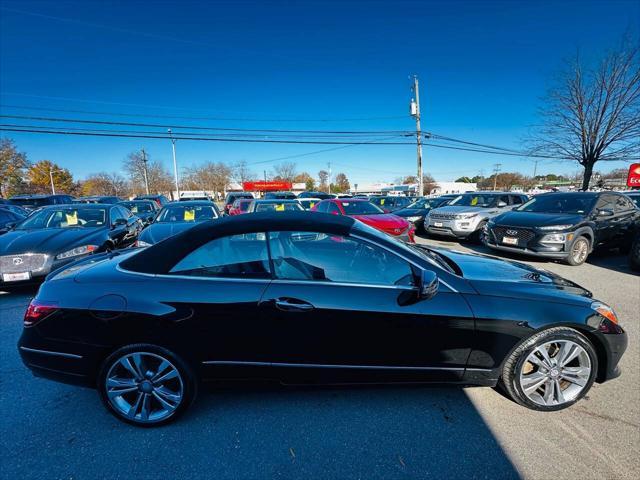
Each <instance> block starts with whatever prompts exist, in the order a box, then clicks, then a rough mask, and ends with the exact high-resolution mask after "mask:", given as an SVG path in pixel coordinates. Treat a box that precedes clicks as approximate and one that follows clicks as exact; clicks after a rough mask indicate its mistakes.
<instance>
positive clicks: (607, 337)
mask: <svg viewBox="0 0 640 480" xmlns="http://www.w3.org/2000/svg"><path fill="white" fill-rule="evenodd" d="M596 335H597V337H598V340H599V341H600V343H601V344H602V345H603V346H604V354H605V362H606V363H605V365H604V367H600V368H599V370H598V376H597V377H596V382H598V383H603V382H607V381H609V380H613V379H614V378H618V377H619V376H620V375H621V373H622V371H621V369H620V365H619V364H618V363H619V362H620V359H621V358H622V355H623V354H624V352H625V350H626V349H627V345H628V343H629V337H628V336H627V333H626V332H624V331H623V332H622V333H597V334H596Z"/></svg>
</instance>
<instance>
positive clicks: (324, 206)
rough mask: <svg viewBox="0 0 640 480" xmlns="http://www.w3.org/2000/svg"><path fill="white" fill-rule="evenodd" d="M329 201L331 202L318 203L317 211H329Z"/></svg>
mask: <svg viewBox="0 0 640 480" xmlns="http://www.w3.org/2000/svg"><path fill="white" fill-rule="evenodd" d="M329 203H330V202H320V203H319V204H318V208H317V211H318V212H326V211H327V207H329Z"/></svg>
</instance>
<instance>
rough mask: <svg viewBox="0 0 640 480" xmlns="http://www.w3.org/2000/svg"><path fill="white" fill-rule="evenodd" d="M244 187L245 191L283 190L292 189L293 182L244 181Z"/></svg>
mask: <svg viewBox="0 0 640 480" xmlns="http://www.w3.org/2000/svg"><path fill="white" fill-rule="evenodd" d="M242 189H243V190H244V191H245V192H278V191H282V190H291V182H280V181H276V180H274V181H271V182H263V181H258V182H242Z"/></svg>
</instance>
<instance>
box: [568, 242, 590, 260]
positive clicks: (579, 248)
mask: <svg viewBox="0 0 640 480" xmlns="http://www.w3.org/2000/svg"><path fill="white" fill-rule="evenodd" d="M588 254H589V245H588V244H587V242H586V241H585V240H581V239H578V240H576V241H575V242H574V243H573V245H572V246H571V256H572V257H573V261H574V262H575V263H577V264H580V263H584V261H585V260H586V259H587V255H588Z"/></svg>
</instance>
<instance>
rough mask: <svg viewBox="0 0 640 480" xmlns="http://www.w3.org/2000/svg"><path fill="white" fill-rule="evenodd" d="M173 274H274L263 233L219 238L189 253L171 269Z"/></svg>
mask: <svg viewBox="0 0 640 480" xmlns="http://www.w3.org/2000/svg"><path fill="white" fill-rule="evenodd" d="M169 273H170V274H173V275H188V276H193V277H217V278H248V279H254V278H271V272H270V269H269V254H268V252H267V241H266V238H265V234H264V233H247V234H240V235H231V236H226V237H221V238H216V239H215V240H211V241H210V242H208V243H205V244H204V245H202V246H200V247H198V248H196V249H195V250H193V251H192V252H190V253H188V254H187V255H186V256H185V257H184V258H183V259H182V260H180V261H179V262H178V263H176V264H175V265H174V266H173V268H172V269H171V270H170V271H169Z"/></svg>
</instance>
